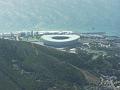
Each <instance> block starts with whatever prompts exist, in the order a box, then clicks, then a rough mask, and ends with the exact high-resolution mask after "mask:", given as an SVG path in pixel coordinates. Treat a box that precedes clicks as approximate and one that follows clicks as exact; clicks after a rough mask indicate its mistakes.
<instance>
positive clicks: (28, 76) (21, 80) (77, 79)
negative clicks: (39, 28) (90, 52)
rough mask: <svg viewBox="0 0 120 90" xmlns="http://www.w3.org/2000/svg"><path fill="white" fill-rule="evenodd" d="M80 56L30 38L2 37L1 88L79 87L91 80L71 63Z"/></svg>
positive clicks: (47, 89) (71, 89)
mask: <svg viewBox="0 0 120 90" xmlns="http://www.w3.org/2000/svg"><path fill="white" fill-rule="evenodd" d="M78 59H79V58H78V57H76V56H75V55H72V54H68V53H63V52H60V51H57V50H54V49H49V48H46V47H43V46H38V45H35V44H31V43H27V42H16V41H9V40H0V90H75V87H77V88H79V89H80V88H81V87H82V86H84V85H86V84H87V83H88V81H87V80H86V78H85V75H84V74H83V73H82V72H81V70H79V69H76V68H75V67H74V65H72V64H70V63H69V62H71V61H72V60H78ZM81 60H82V59H81Z"/></svg>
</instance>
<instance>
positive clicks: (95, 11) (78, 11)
mask: <svg viewBox="0 0 120 90" xmlns="http://www.w3.org/2000/svg"><path fill="white" fill-rule="evenodd" d="M0 8H1V9H0V31H2V32H6V31H9V32H11V31H18V30H31V29H32V30H36V29H41V28H43V30H46V29H55V30H56V29H57V30H58V29H62V30H63V29H64V30H73V31H78V32H80V31H82V32H86V31H92V32H93V31H105V32H107V33H112V34H113V33H114V34H117V35H118V34H119V33H120V32H119V30H120V25H119V24H120V20H119V18H120V12H119V8H120V1H119V0H109V1H108V0H69V1H68V0H56V1H53V0H20V1H16V0H4V1H3V0H0Z"/></svg>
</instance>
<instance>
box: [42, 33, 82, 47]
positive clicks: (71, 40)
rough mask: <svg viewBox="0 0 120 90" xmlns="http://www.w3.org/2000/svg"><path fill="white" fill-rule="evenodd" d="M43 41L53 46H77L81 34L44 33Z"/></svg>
mask: <svg viewBox="0 0 120 90" xmlns="http://www.w3.org/2000/svg"><path fill="white" fill-rule="evenodd" d="M41 38H42V40H43V43H44V45H46V46H52V47H68V46H76V45H77V44H78V43H79V42H78V40H79V39H80V36H79V35H75V34H70V35H43V36H42V37H41Z"/></svg>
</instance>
